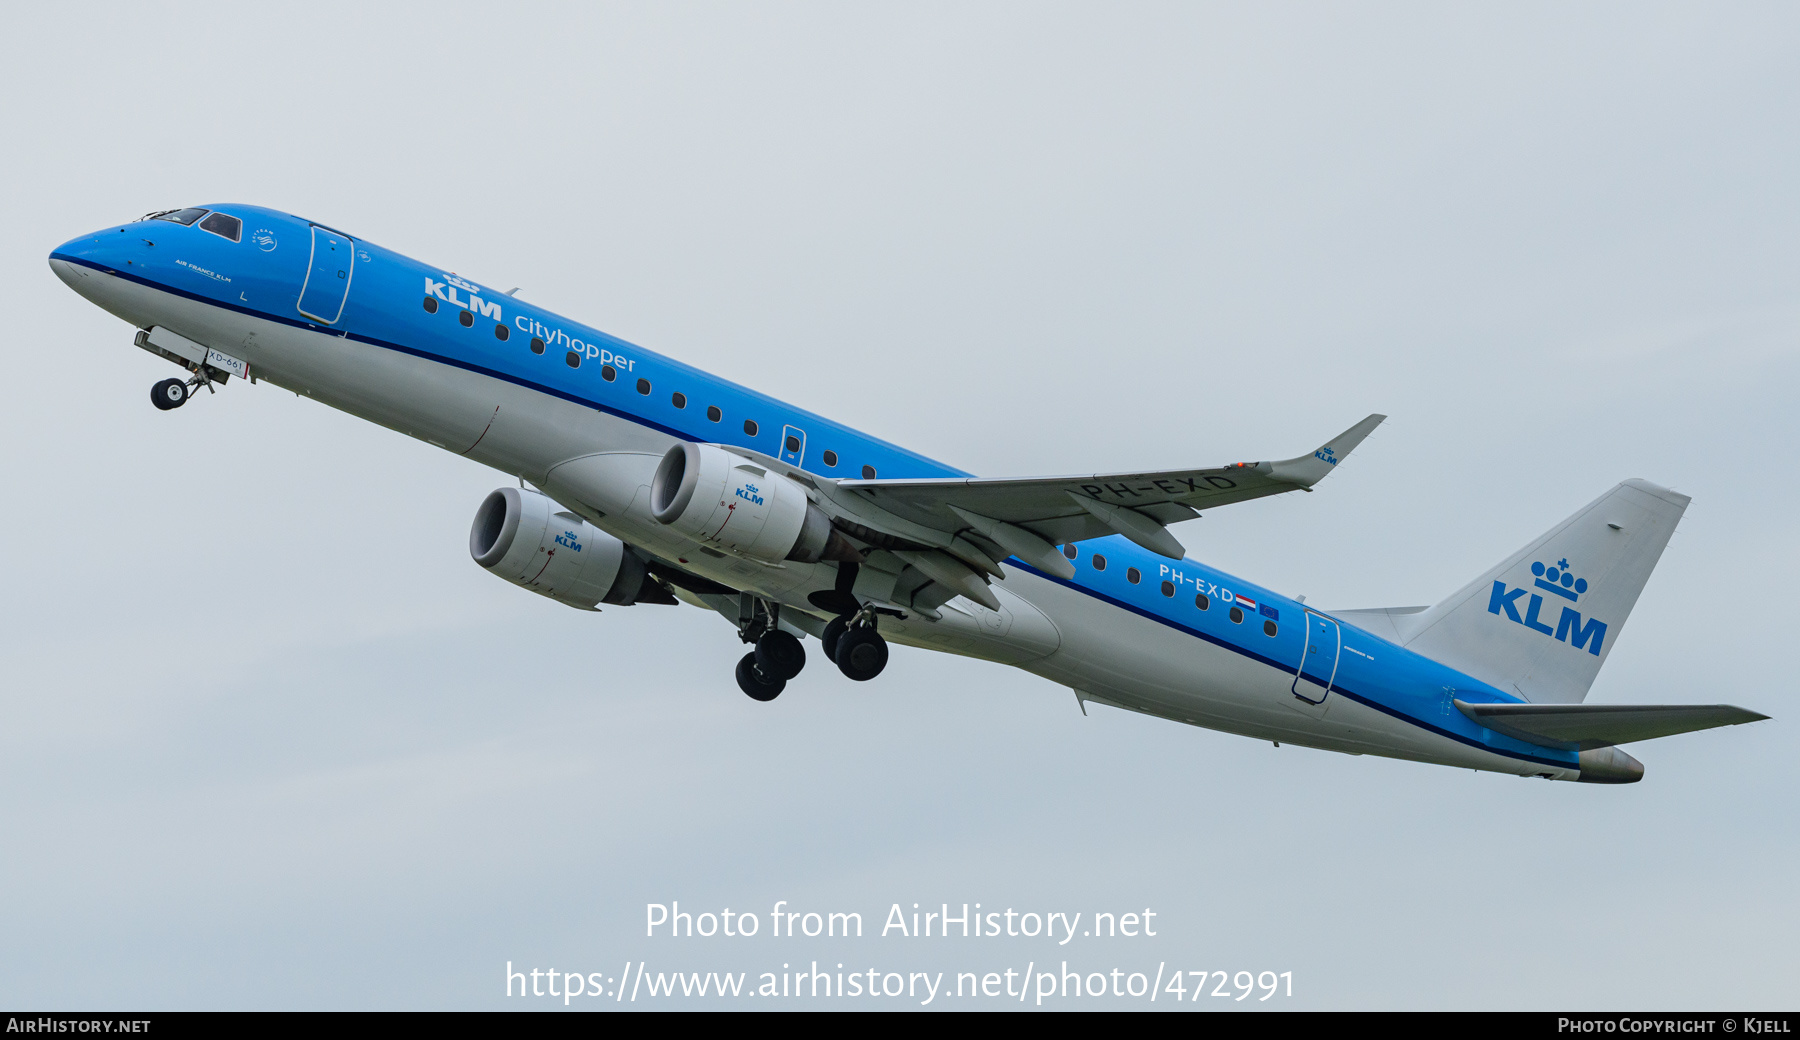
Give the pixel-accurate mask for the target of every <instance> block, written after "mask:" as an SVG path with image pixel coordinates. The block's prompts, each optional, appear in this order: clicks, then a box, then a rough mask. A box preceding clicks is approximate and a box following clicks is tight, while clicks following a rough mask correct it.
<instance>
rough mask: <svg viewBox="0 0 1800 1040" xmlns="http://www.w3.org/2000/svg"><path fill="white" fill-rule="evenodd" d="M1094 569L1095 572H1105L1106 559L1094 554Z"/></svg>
mask: <svg viewBox="0 0 1800 1040" xmlns="http://www.w3.org/2000/svg"><path fill="white" fill-rule="evenodd" d="M1094 569H1095V570H1097V571H1103V570H1105V569H1106V557H1104V556H1102V555H1100V554H1099V553H1095V554H1094Z"/></svg>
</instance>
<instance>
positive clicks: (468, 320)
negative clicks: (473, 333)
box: [456, 311, 475, 329]
mask: <svg viewBox="0 0 1800 1040" xmlns="http://www.w3.org/2000/svg"><path fill="white" fill-rule="evenodd" d="M456 320H457V321H459V322H462V327H463V328H465V329H472V328H474V327H475V315H473V314H470V313H469V312H468V311H463V312H462V313H461V314H458V315H457V316H456Z"/></svg>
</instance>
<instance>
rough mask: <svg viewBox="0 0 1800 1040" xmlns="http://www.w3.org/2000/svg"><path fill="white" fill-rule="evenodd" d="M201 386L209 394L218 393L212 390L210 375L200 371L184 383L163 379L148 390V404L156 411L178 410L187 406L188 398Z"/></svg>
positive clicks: (177, 380)
mask: <svg viewBox="0 0 1800 1040" xmlns="http://www.w3.org/2000/svg"><path fill="white" fill-rule="evenodd" d="M201 385H205V387H206V392H207V393H209V394H214V393H218V391H217V390H214V389H213V381H212V378H211V374H210V373H208V372H205V371H201V372H200V373H198V374H196V375H195V376H194V378H192V379H189V380H187V381H186V382H183V381H182V380H179V379H164V380H161V381H159V382H157V383H156V385H154V386H152V387H151V388H150V403H151V404H153V405H155V406H156V407H157V410H158V411H164V412H166V411H169V410H170V409H174V408H180V407H181V406H182V405H184V404H187V402H188V398H190V397H192V396H194V389H195V388H196V387H198V386H201Z"/></svg>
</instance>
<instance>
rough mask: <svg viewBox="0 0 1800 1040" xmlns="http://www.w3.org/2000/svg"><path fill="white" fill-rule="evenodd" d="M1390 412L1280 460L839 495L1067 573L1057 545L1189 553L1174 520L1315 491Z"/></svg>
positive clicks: (886, 484)
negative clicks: (1116, 538) (1102, 541)
mask: <svg viewBox="0 0 1800 1040" xmlns="http://www.w3.org/2000/svg"><path fill="white" fill-rule="evenodd" d="M1386 418H1387V416H1385V415H1371V416H1369V417H1368V418H1366V419H1364V420H1363V421H1362V422H1359V423H1357V424H1356V425H1355V426H1352V427H1350V428H1349V429H1348V430H1345V431H1344V432H1343V433H1341V434H1339V435H1338V436H1336V437H1334V438H1332V439H1331V440H1329V441H1326V442H1325V443H1324V444H1322V445H1320V446H1319V447H1318V449H1317V450H1315V451H1312V452H1309V453H1307V454H1305V455H1301V456H1298V457H1296V458H1291V459H1283V460H1281V461H1279V462H1239V463H1235V464H1233V465H1229V466H1215V467H1212V468H1208V469H1182V470H1166V471H1162V472H1147V473H1146V472H1140V473H1095V474H1088V475H1082V476H1068V477H1027V478H1024V479H989V478H983V477H959V478H954V479H948V480H842V481H837V482H836V484H835V488H836V490H838V491H839V492H848V493H849V494H851V495H853V496H855V497H857V498H859V499H862V500H863V501H866V502H867V503H869V504H870V505H872V506H875V507H876V508H877V509H879V510H880V511H881V512H882V513H885V514H888V515H890V516H893V517H897V518H900V519H902V520H905V521H908V522H909V523H911V524H916V525H918V526H920V527H922V528H929V529H933V530H937V531H948V532H949V533H951V534H953V535H961V534H967V533H972V534H974V535H976V536H979V537H980V538H982V539H985V540H987V541H989V542H992V543H994V544H996V545H998V546H999V547H1000V548H1002V549H1004V550H1006V552H1005V553H1003V554H1002V558H1004V556H1005V555H1015V556H1018V557H1019V558H1020V559H1023V560H1025V561H1026V562H1028V563H1032V564H1034V565H1037V566H1040V567H1044V568H1046V569H1049V570H1050V571H1052V572H1053V573H1061V574H1062V575H1063V576H1064V577H1067V576H1068V573H1067V567H1068V565H1067V563H1066V561H1063V560H1062V555H1061V554H1060V553H1058V552H1056V551H1055V550H1054V548H1053V547H1054V546H1056V545H1059V544H1065V543H1069V542H1079V541H1082V540H1084V539H1088V538H1100V537H1104V536H1107V535H1112V534H1120V535H1124V536H1125V537H1127V538H1129V539H1131V540H1132V541H1134V542H1137V543H1138V544H1139V545H1142V546H1144V547H1145V548H1147V549H1150V550H1152V551H1154V552H1158V553H1161V554H1163V555H1165V556H1169V557H1172V558H1174V559H1181V558H1182V557H1183V556H1184V555H1185V552H1184V551H1183V549H1182V546H1181V543H1180V542H1178V541H1176V540H1175V537H1174V536H1173V535H1171V534H1170V533H1169V532H1168V530H1167V529H1166V528H1167V525H1169V524H1173V523H1177V522H1179V521H1182V520H1192V519H1193V518H1194V517H1196V516H1199V515H1200V513H1199V510H1202V509H1210V508H1213V507H1216V506H1225V505H1231V504H1233V503H1236V502H1247V501H1249V500H1251V499H1254V498H1264V497H1267V496H1269V495H1279V494H1283V493H1285V492H1288V491H1300V490H1306V489H1309V488H1311V487H1312V486H1313V485H1314V484H1317V483H1318V482H1319V481H1320V480H1322V479H1324V478H1325V476H1326V474H1328V473H1330V472H1331V471H1332V470H1333V469H1334V468H1336V466H1337V464H1338V463H1339V462H1341V461H1342V460H1343V459H1344V457H1345V456H1347V455H1349V454H1350V452H1351V450H1352V449H1354V448H1355V447H1356V446H1357V445H1358V444H1361V443H1362V441H1363V438H1365V437H1367V436H1368V435H1369V434H1370V433H1371V432H1372V431H1374V429H1375V427H1377V426H1379V425H1381V423H1382V421H1383V420H1384V419H1386Z"/></svg>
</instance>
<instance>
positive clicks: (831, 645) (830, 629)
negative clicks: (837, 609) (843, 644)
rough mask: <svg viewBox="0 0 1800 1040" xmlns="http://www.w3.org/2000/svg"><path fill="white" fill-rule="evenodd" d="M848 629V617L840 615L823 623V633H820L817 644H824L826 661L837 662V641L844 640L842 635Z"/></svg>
mask: <svg viewBox="0 0 1800 1040" xmlns="http://www.w3.org/2000/svg"><path fill="white" fill-rule="evenodd" d="M849 629H850V618H849V617H848V616H844V615H840V616H838V617H834V618H832V619H831V620H830V621H827V622H826V623H825V631H824V632H822V633H820V635H819V642H821V643H823V644H825V657H826V659H827V660H831V661H835V660H837V647H838V640H840V639H842V638H844V633H845V632H847V631H849Z"/></svg>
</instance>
